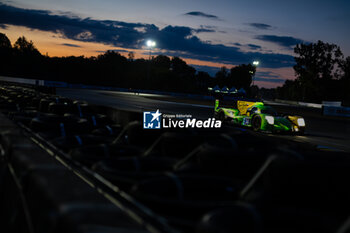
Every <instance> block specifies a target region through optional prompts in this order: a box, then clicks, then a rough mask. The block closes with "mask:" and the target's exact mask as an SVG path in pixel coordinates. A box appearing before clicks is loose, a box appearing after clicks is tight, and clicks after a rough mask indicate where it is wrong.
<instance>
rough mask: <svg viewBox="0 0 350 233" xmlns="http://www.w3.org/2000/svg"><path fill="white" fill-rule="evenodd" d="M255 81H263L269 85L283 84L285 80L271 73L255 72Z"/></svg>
mask: <svg viewBox="0 0 350 233" xmlns="http://www.w3.org/2000/svg"><path fill="white" fill-rule="evenodd" d="M254 80H255V81H264V82H270V83H284V82H285V81H286V79H283V78H281V77H280V76H279V75H278V74H275V73H273V72H271V71H257V72H256V74H255V77H254Z"/></svg>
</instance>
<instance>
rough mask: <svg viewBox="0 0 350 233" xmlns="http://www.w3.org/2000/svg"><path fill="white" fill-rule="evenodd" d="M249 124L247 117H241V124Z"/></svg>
mask: <svg viewBox="0 0 350 233" xmlns="http://www.w3.org/2000/svg"><path fill="white" fill-rule="evenodd" d="M249 124H250V118H249V117H244V118H243V125H249Z"/></svg>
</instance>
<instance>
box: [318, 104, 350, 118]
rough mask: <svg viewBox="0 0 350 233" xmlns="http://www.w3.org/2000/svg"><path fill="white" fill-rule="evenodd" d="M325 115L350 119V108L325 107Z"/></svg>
mask: <svg viewBox="0 0 350 233" xmlns="http://www.w3.org/2000/svg"><path fill="white" fill-rule="evenodd" d="M323 115H325V116H341V117H350V108H347V107H336V106H324V107H323Z"/></svg>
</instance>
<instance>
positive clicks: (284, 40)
mask: <svg viewBox="0 0 350 233" xmlns="http://www.w3.org/2000/svg"><path fill="white" fill-rule="evenodd" d="M255 39H258V40H262V41H267V42H272V43H275V44H278V45H280V46H283V47H287V48H291V47H293V46H295V45H296V44H300V43H303V42H305V41H303V40H301V39H298V38H294V37H291V36H275V35H259V36H256V37H255Z"/></svg>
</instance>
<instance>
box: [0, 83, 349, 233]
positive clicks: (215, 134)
mask: <svg viewBox="0 0 350 233" xmlns="http://www.w3.org/2000/svg"><path fill="white" fill-rule="evenodd" d="M0 111H1V113H0V131H1V132H0V207H1V208H0V223H1V227H2V229H4V231H6V232H10V233H12V232H13V233H16V232H25V233H27V232H28V233H41V232H45V233H46V232H50V233H51V232H54V233H55V232H72V233H73V232H81V233H88V232H89V233H90V232H102V233H107V232H108V233H109V232H133V233H139V232H140V233H141V232H197V233H210V232H244V233H261V232H272V233H280V232H290V233H306V232H318V233H326V232H327V233H328V232H346V230H348V229H349V227H348V225H349V224H348V222H349V209H350V198H349V197H350V188H349V187H348V185H347V183H348V182H347V179H348V177H350V173H349V171H350V159H349V158H350V157H349V153H345V152H341V151H332V150H328V151H326V150H318V149H317V148H316V146H313V145H309V144H305V143H299V142H294V141H289V140H286V139H283V138H275V137H268V136H266V135H263V134H259V133H255V132H253V131H247V130H244V129H240V128H236V127H232V126H223V127H222V128H220V129H169V130H168V129H160V130H144V129H143V127H142V123H141V122H140V120H141V119H142V118H141V115H142V114H140V113H136V112H125V111H120V110H114V109H110V108H106V107H103V106H102V107H101V106H91V105H89V103H86V102H81V101H78V100H71V99H67V98H64V97H60V96H56V95H54V94H48V93H42V92H38V90H37V89H36V88H33V87H31V86H28V85H13V84H9V83H2V84H1V85H0Z"/></svg>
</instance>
